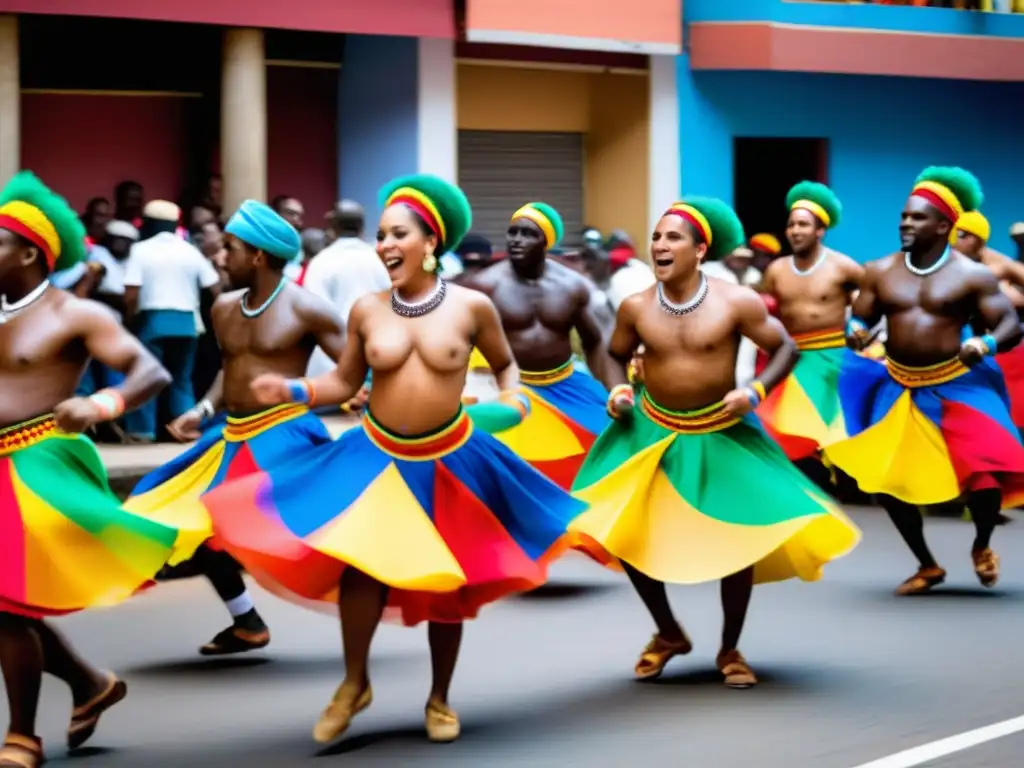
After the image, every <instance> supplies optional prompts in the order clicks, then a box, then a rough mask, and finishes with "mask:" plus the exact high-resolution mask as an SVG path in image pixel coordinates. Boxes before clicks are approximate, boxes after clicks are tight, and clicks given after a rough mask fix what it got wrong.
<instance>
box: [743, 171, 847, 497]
mask: <svg viewBox="0 0 1024 768" xmlns="http://www.w3.org/2000/svg"><path fill="white" fill-rule="evenodd" d="M786 207H787V208H789V221H788V222H787V224H786V237H787V238H788V239H789V243H790V245H791V246H792V248H793V255H792V256H788V257H784V258H780V259H776V260H775V261H774V262H772V265H771V266H770V267H768V270H767V271H766V272H765V275H764V283H763V286H762V287H763V290H764V292H765V293H767V294H769V295H771V296H772V297H773V298H774V299H775V301H776V302H777V306H778V315H779V318H780V319H781V321H782V324H783V326H785V328H786V332H787V333H789V335H790V336H792V338H793V340H794V341H795V342H796V346H797V348H798V349H799V350H800V360H799V361H798V362H797V364H796V367H795V368H794V369H793V372H792V373H791V374H790V375H789V376H787V377H786V378H785V380H784V381H783V382H782V383H781V384H780V385H779V386H778V387H777V388H776V389H775V390H774V391H773V392H772V393H771V394H770V395H769V396H768V397H766V398H765V400H764V402H763V403H761V404H760V405H759V406H758V408H757V415H758V416H759V417H760V418H761V421H762V423H763V424H764V426H765V429H767V431H768V434H769V435H771V436H772V437H773V438H775V440H776V441H777V442H778V443H779V445H780V446H782V449H783V450H784V451H785V452H786V455H787V456H788V457H789V458H790V460H792V461H795V462H798V465H799V466H800V468H801V469H802V470H804V472H805V473H807V474H808V476H810V477H811V478H812V479H814V480H815V481H816V482H818V483H819V484H822V485H824V486H827V485H828V470H827V469H825V468H824V467H823V466H822V464H821V463H820V462H819V461H818V460H817V459H818V457H819V454H820V450H821V447H822V445H825V444H827V443H829V442H834V441H835V440H839V439H842V438H844V437H846V434H845V432H844V429H843V418H842V409H841V408H840V405H839V393H838V389H837V386H838V381H839V370H840V368H841V367H842V362H843V359H844V358H845V357H846V354H847V352H846V333H845V331H844V327H845V325H846V315H847V310H848V308H849V306H850V303H851V301H852V298H853V295H854V293H855V292H856V290H857V286H858V285H859V283H860V281H861V279H862V278H863V276H864V267H862V266H861V265H860V264H858V263H857V262H855V261H854V260H853V259H851V258H849V257H848V256H844V255H843V254H841V253H837V252H836V251H833V250H832V249H831V248H828V247H827V246H825V245H824V243H823V240H824V238H825V233H826V232H827V231H829V230H830V229H832V228H833V227H835V226H837V225H838V224H839V220H840V217H841V216H842V211H843V206H842V204H841V203H840V202H839V198H838V197H836V195H835V193H834V192H833V191H832V190H831V189H829V188H828V187H826V186H825V185H824V184H819V183H817V182H813V181H802V182H800V183H799V184H797V185H796V186H794V187H793V188H792V189H791V190H789V194H787V195H786Z"/></svg>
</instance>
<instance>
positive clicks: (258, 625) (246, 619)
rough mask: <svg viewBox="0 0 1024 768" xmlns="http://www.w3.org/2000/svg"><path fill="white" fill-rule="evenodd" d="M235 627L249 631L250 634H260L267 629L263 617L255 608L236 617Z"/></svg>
mask: <svg viewBox="0 0 1024 768" xmlns="http://www.w3.org/2000/svg"><path fill="white" fill-rule="evenodd" d="M234 625H235V626H236V627H238V628H239V629H247V630H249V631H250V632H259V631H261V630H264V629H266V628H267V625H266V624H265V623H264V621H263V617H262V616H260V615H259V614H258V613H257V612H256V609H255V608H250V609H249V610H248V611H246V612H245V613H242V614H239V615H238V616H235V617H234Z"/></svg>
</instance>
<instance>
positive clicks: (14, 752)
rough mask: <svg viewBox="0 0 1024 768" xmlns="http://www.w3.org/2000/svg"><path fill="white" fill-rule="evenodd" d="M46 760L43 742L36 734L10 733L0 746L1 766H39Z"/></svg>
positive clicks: (13, 767) (4, 767)
mask: <svg viewBox="0 0 1024 768" xmlns="http://www.w3.org/2000/svg"><path fill="white" fill-rule="evenodd" d="M45 762H46V758H45V757H43V742H42V740H41V739H37V738H36V737H35V736H22V735H20V734H17V733H8V734H7V738H6V739H4V744H3V746H2V747H0V768H39V766H41V765H42V764H43V763H45Z"/></svg>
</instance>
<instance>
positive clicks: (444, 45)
mask: <svg viewBox="0 0 1024 768" xmlns="http://www.w3.org/2000/svg"><path fill="white" fill-rule="evenodd" d="M417 72H418V77H419V82H418V94H419V110H418V117H419V120H418V127H417V142H416V143H417V148H416V149H417V168H418V170H419V172H420V173H432V174H434V175H435V176H440V177H441V178H442V179H445V180H446V181H450V182H452V183H453V184H454V183H457V182H458V180H459V168H458V119H457V115H456V99H455V41H454V40H438V39H431V38H421V39H420V40H419V50H418V68H417Z"/></svg>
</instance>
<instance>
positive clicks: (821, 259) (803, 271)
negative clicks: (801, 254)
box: [789, 248, 828, 276]
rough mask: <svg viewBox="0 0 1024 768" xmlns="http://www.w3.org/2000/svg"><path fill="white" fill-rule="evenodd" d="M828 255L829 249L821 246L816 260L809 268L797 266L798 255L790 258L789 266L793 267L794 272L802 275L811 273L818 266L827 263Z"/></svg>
mask: <svg viewBox="0 0 1024 768" xmlns="http://www.w3.org/2000/svg"><path fill="white" fill-rule="evenodd" d="M826 256H828V251H826V250H825V249H824V248H820V249H819V250H818V258H816V259H815V260H814V263H813V264H811V266H809V267H808V268H807V269H798V268H797V266H796V255H794V256H793V258H792V259H790V262H789V266H790V267H792V269H793V272H794V274H797V275H800V276H804V275H809V274H811V272H813V271H814V270H816V269H817V268H818V267H820V266H821V265H822V264H824V263H825V257H826Z"/></svg>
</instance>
